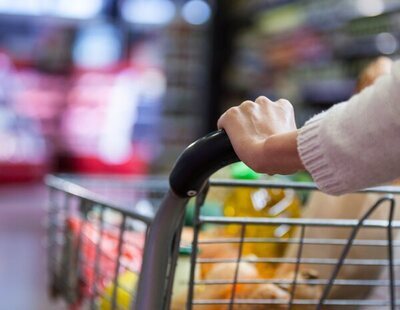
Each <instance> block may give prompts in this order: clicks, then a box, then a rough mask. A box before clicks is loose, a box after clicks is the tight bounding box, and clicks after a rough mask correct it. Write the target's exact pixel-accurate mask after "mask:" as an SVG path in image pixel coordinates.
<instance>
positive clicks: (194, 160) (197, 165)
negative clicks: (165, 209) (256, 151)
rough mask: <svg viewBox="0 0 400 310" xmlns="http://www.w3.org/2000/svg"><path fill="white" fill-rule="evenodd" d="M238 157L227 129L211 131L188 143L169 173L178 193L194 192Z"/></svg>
mask: <svg viewBox="0 0 400 310" xmlns="http://www.w3.org/2000/svg"><path fill="white" fill-rule="evenodd" d="M237 161H239V158H238V157H237V155H236V153H235V151H234V150H233V147H232V144H231V142H230V141H229V138H228V135H227V134H226V132H225V131H224V130H218V131H215V132H213V133H210V134H208V135H206V136H204V137H203V138H200V139H199V140H197V141H196V142H194V143H192V144H191V145H189V146H188V147H187V148H186V149H185V150H184V151H183V153H182V154H181V155H180V157H179V158H178V160H177V161H176V163H175V165H174V167H173V169H172V172H171V174H170V178H169V182H170V186H171V189H172V191H173V192H174V193H175V194H176V195H177V196H179V197H182V198H184V197H192V196H195V195H196V194H197V193H198V192H199V191H200V190H201V188H202V187H203V185H204V183H205V182H206V181H207V179H208V178H209V177H210V176H211V175H212V174H213V173H214V172H216V171H218V170H219V169H221V168H223V167H225V166H227V165H229V164H232V163H235V162H237Z"/></svg>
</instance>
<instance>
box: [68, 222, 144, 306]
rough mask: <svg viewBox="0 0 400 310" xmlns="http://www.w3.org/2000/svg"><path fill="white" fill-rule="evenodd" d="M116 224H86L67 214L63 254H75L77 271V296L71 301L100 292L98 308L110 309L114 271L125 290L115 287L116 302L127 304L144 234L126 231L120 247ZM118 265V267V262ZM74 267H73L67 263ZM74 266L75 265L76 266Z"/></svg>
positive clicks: (139, 260) (138, 265)
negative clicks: (104, 225) (77, 260)
mask: <svg viewBox="0 0 400 310" xmlns="http://www.w3.org/2000/svg"><path fill="white" fill-rule="evenodd" d="M118 225H119V223H118V222H116V223H114V226H113V227H112V226H110V227H103V228H101V227H100V226H99V225H95V224H93V223H90V222H89V223H88V222H86V221H85V220H82V219H80V218H78V217H69V218H68V219H67V221H66V233H67V235H68V239H67V240H69V242H68V243H66V245H65V246H66V251H68V252H69V253H66V255H68V256H69V257H78V253H77V252H78V251H80V255H79V257H78V259H79V260H80V261H81V263H80V264H79V271H78V274H76V275H75V277H73V278H72V279H74V278H75V279H77V280H78V281H77V282H76V283H75V284H76V285H77V286H78V287H75V289H76V292H77V295H76V296H75V301H74V303H76V304H78V305H79V303H80V302H81V301H82V300H83V299H84V298H88V297H90V296H98V295H100V296H101V297H100V306H101V307H100V308H101V309H111V308H112V307H111V302H110V300H111V298H112V294H113V291H114V284H113V283H114V280H115V279H114V277H115V275H116V273H115V271H116V270H118V272H117V277H118V283H119V285H120V286H122V287H124V289H120V288H119V287H118V288H116V290H117V293H116V296H117V297H116V299H117V304H121V305H125V306H126V307H128V306H129V304H130V294H128V293H127V292H126V291H129V292H130V291H132V290H133V289H134V287H135V286H136V280H137V277H138V276H137V275H138V273H139V272H140V268H141V264H142V257H143V247H144V238H145V236H144V233H143V232H135V231H126V232H125V233H124V237H123V239H124V240H123V244H122V245H121V248H119V246H120V241H119V238H120V231H119V229H118ZM117 264H118V265H119V266H118V265H117ZM70 267H72V268H73V267H74V266H70ZM76 268H77V267H76V266H75V269H76Z"/></svg>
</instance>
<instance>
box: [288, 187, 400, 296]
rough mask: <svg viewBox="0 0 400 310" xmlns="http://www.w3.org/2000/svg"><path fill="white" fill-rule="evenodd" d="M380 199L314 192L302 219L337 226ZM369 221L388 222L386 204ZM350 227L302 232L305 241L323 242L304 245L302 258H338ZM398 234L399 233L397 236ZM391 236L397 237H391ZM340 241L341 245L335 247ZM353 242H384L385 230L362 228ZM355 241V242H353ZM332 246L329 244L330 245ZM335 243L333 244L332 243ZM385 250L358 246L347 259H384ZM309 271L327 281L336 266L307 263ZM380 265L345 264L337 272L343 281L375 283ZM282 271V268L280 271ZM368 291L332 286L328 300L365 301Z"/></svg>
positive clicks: (397, 215)
mask: <svg viewBox="0 0 400 310" xmlns="http://www.w3.org/2000/svg"><path fill="white" fill-rule="evenodd" d="M380 198H382V196H381V195H379V194H373V193H368V194H367V193H364V194H361V193H360V194H347V195H342V196H339V197H334V196H329V195H326V194H324V193H321V192H314V193H312V194H311V196H310V199H309V201H308V203H307V204H306V206H305V207H304V210H303V216H304V218H305V219H313V220H315V219H336V220H337V223H340V220H341V219H345V220H348V219H360V218H361V217H362V216H363V215H364V214H365V213H366V212H367V211H368V210H369V209H370V208H371V207H372V206H373V205H374V204H375V203H376V202H377V201H378V200H379V199H380ZM395 200H396V205H400V197H395ZM370 219H371V220H386V219H388V206H387V203H385V204H384V205H382V206H381V207H380V208H379V209H377V210H375V212H374V213H373V214H372V215H371V217H370ZM399 219H400V212H394V220H399ZM351 230H352V228H351V227H340V226H338V227H329V229H327V227H318V226H310V227H307V228H306V230H305V234H304V238H306V239H308V240H314V241H320V240H326V241H325V244H323V243H321V242H316V243H314V244H307V246H304V247H303V250H302V255H301V256H302V258H306V259H314V260H324V259H325V260H326V259H334V260H336V259H338V258H339V256H340V254H341V253H342V251H343V248H344V244H343V243H344V242H347V240H348V238H349V237H350V234H351ZM300 234H301V233H300V229H298V230H297V231H296V232H295V235H294V238H299V237H300ZM397 235H398V234H397ZM394 237H396V235H395V234H394ZM338 240H340V241H341V242H343V243H342V244H337V241H338ZM355 240H358V242H359V240H364V242H365V241H374V240H375V242H376V240H387V230H386V229H380V228H363V229H361V230H360V231H359V232H358V234H357V236H356V239H355ZM356 242H357V241H356ZM361 242H363V241H361ZM330 243H331V244H330ZM335 243H336V244H335ZM298 249H299V245H298V244H290V245H289V246H288V248H287V250H286V253H285V255H284V256H285V257H286V258H294V257H296V256H297V254H298ZM386 258H387V249H386V247H382V246H379V245H376V246H372V245H357V246H353V247H352V248H351V249H350V251H349V253H348V255H347V259H367V260H369V259H374V260H375V259H386ZM309 266H310V268H313V269H315V270H316V271H317V272H318V274H319V275H320V279H324V280H326V279H329V278H330V276H331V274H332V271H333V269H334V267H335V265H330V264H317V263H316V264H309ZM282 268H286V271H288V269H292V270H293V269H294V265H287V266H282ZM382 269H383V267H382V266H377V265H368V264H356V265H349V264H346V265H344V266H342V267H341V269H340V274H339V276H340V279H342V280H376V279H377V278H378V277H379V274H380V272H381V270H382ZM282 270H283V269H282ZM370 290H371V286H368V285H335V286H333V288H332V290H331V293H330V296H329V298H338V299H345V298H349V297H351V298H352V299H364V298H366V296H367V295H368V293H369V292H370Z"/></svg>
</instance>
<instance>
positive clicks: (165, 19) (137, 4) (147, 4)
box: [122, 0, 176, 25]
mask: <svg viewBox="0 0 400 310" xmlns="http://www.w3.org/2000/svg"><path fill="white" fill-rule="evenodd" d="M175 11H176V9H175V5H174V3H173V2H172V1H170V0H128V1H125V2H124V3H123V6H122V16H123V17H124V18H125V20H127V21H129V22H131V23H137V24H149V25H165V24H168V23H170V22H171V21H172V20H173V19H174V17H175Z"/></svg>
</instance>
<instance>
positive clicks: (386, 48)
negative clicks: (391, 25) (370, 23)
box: [375, 32, 399, 55]
mask: <svg viewBox="0 0 400 310" xmlns="http://www.w3.org/2000/svg"><path fill="white" fill-rule="evenodd" d="M375 43H376V47H377V49H378V50H379V52H381V53H382V54H385V55H390V54H393V53H394V52H396V51H397V48H398V47H399V42H398V41H397V39H396V37H395V36H394V35H392V34H391V33H388V32H382V33H380V34H378V35H377V36H376V40H375Z"/></svg>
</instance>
